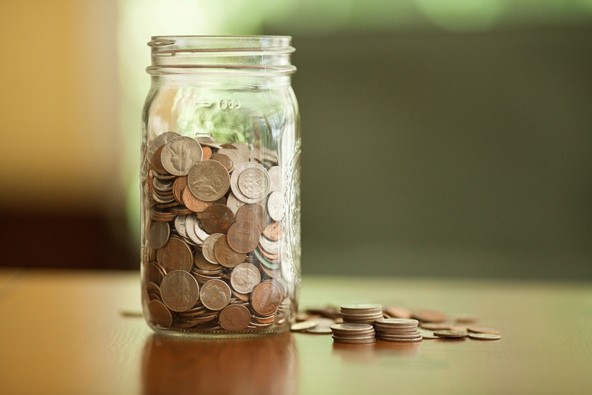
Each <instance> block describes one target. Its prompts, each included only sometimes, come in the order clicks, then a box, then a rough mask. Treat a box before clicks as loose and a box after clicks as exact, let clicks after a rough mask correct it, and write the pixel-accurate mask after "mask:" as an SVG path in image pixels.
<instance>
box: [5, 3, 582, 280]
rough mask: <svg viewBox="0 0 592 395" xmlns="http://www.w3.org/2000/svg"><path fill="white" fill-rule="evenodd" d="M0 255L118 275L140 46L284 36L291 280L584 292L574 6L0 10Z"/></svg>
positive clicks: (143, 60)
mask: <svg viewBox="0 0 592 395" xmlns="http://www.w3.org/2000/svg"><path fill="white" fill-rule="evenodd" d="M0 22H1V23H0V29H1V32H2V34H0V44H1V45H2V48H4V51H3V55H2V56H3V62H2V66H0V67H2V69H1V70H2V73H0V78H1V79H2V81H1V82H2V83H3V87H4V88H3V93H2V95H1V100H2V102H1V103H0V104H1V106H0V115H1V116H0V130H1V131H2V141H3V142H4V143H3V144H2V145H1V148H0V166H1V168H3V169H4V170H5V171H4V172H2V174H1V175H0V177H1V180H0V181H1V185H2V188H1V189H0V218H1V219H2V224H3V226H2V230H1V233H0V237H1V241H0V262H1V265H3V266H41V267H90V268H109V269H115V268H117V269H136V268H137V267H138V266H139V264H138V262H139V258H138V256H139V249H138V248H137V246H138V242H137V239H138V236H137V229H138V221H139V220H138V218H139V216H138V208H137V206H138V188H137V185H138V181H137V174H138V164H139V141H140V109H141V107H142V104H143V100H144V97H145V95H146V92H147V90H148V86H149V83H150V80H149V77H148V75H147V74H146V73H145V71H144V70H145V67H146V66H147V65H148V64H149V62H150V51H149V48H148V47H147V46H146V42H147V41H148V40H149V38H150V36H151V35H165V34H282V35H291V36H293V45H294V46H295V47H296V50H297V51H296V53H295V54H294V57H293V63H294V64H295V65H296V66H297V67H298V71H297V73H296V74H295V75H294V78H293V86H294V89H295V91H296V95H297V97H298V100H299V103H300V108H301V115H302V130H303V178H302V193H303V202H302V204H303V218H302V223H303V235H302V239H303V263H302V267H303V272H304V273H305V274H353V275H383V274H389V275H399V276H435V277H444V276H454V277H458V276H462V277H506V278H521V279H523V278H531V279H566V280H592V156H591V155H590V147H591V146H592V111H591V110H590V107H591V104H592V79H591V77H590V76H591V70H592V1H590V0H572V1H561V0H536V1H534V0H514V1H509V0H472V1H471V0H400V1H392V2H391V1H384V0H383V1H378V0H366V1H362V0H341V1H336V0H319V1H308V0H307V1H296V0H286V1H277V2H266V1H263V0H251V1H239V0H233V1H224V2H221V1H198V0H193V1H190V0H173V1H170V0H169V1H161V0H152V1H147V0H106V1H103V2H94V1H90V0H87V1H85V0H49V1H41V0H23V1H19V2H9V1H7V0H0Z"/></svg>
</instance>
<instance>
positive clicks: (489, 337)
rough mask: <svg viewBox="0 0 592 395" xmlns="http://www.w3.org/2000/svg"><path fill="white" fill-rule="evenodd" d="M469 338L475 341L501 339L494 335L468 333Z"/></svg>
mask: <svg viewBox="0 0 592 395" xmlns="http://www.w3.org/2000/svg"><path fill="white" fill-rule="evenodd" d="M469 337H470V338H471V339H475V340H499V339H501V338H502V337H501V336H500V335H497V334H494V333H469Z"/></svg>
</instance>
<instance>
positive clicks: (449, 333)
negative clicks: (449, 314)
mask: <svg viewBox="0 0 592 395" xmlns="http://www.w3.org/2000/svg"><path fill="white" fill-rule="evenodd" d="M434 335H436V336H439V337H446V338H451V339H460V338H463V337H466V336H467V332H461V331H453V330H450V329H442V330H439V331H434Z"/></svg>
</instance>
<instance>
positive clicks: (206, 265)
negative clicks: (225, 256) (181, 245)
mask: <svg viewBox="0 0 592 395" xmlns="http://www.w3.org/2000/svg"><path fill="white" fill-rule="evenodd" d="M212 236H213V235H212ZM202 252H203V250H202ZM193 264H194V265H195V266H196V267H197V268H198V269H200V270H208V271H217V270H220V265H216V264H213V263H210V262H208V261H207V260H206V258H205V257H204V256H203V254H202V253H201V252H199V251H196V252H195V254H193Z"/></svg>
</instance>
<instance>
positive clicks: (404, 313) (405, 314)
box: [384, 306, 411, 318]
mask: <svg viewBox="0 0 592 395" xmlns="http://www.w3.org/2000/svg"><path fill="white" fill-rule="evenodd" d="M384 313H385V314H386V315H388V316H389V317H391V318H411V310H409V309H406V308H404V307H399V306H387V307H385V308H384Z"/></svg>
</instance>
